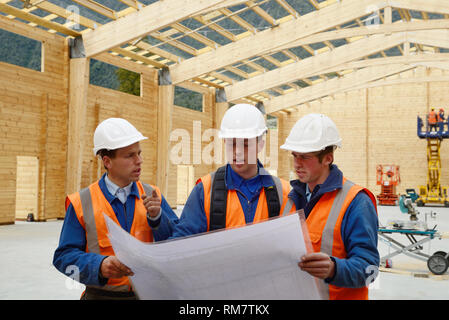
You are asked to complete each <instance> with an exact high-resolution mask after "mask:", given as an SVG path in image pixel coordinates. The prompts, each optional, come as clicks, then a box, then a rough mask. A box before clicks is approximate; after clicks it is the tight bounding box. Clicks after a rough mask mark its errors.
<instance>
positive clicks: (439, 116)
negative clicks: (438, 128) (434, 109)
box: [438, 112, 444, 122]
mask: <svg viewBox="0 0 449 320" xmlns="http://www.w3.org/2000/svg"><path fill="white" fill-rule="evenodd" d="M443 115H444V113H440V112H439V113H438V122H443V121H444V118H443Z"/></svg>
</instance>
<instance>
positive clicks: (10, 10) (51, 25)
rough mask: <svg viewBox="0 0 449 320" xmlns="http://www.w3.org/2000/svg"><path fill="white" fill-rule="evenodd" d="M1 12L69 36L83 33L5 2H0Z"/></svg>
mask: <svg viewBox="0 0 449 320" xmlns="http://www.w3.org/2000/svg"><path fill="white" fill-rule="evenodd" d="M0 12H3V13H7V14H10V15H13V16H14V17H17V18H20V19H23V20H26V21H30V22H33V23H36V24H38V25H40V26H42V27H45V28H47V29H53V30H55V31H58V32H61V33H63V34H66V35H69V36H73V37H78V36H80V35H81V33H79V32H77V31H74V30H72V29H69V28H66V27H64V26H63V25H61V24H59V23H55V22H51V21H48V20H46V19H44V18H41V17H38V16H36V15H34V14H31V13H27V12H24V11H22V10H20V9H17V8H15V7H12V6H10V5H7V4H4V3H0Z"/></svg>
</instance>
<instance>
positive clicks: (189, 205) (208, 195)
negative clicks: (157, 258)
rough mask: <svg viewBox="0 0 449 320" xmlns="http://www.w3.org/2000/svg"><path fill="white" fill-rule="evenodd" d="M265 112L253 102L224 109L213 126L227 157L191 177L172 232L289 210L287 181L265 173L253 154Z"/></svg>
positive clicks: (229, 224) (185, 233) (243, 221)
mask: <svg viewBox="0 0 449 320" xmlns="http://www.w3.org/2000/svg"><path fill="white" fill-rule="evenodd" d="M266 132H267V126H266V124H265V118H264V116H263V114H262V112H261V111H259V109H257V108H256V107H255V106H253V105H248V104H237V105H235V106H233V107H231V108H230V109H228V110H227V111H226V113H225V114H224V117H223V120H222V122H221V127H220V131H219V134H218V135H219V137H220V138H223V139H224V142H225V150H226V156H227V161H228V163H227V164H226V165H225V166H223V167H221V168H219V169H218V170H217V171H215V172H213V173H210V174H208V175H206V176H204V177H202V178H201V179H199V180H198V181H197V184H196V186H195V187H194V188H193V190H192V192H191V193H190V195H189V197H188V199H187V201H186V204H185V206H184V209H183V211H182V215H181V218H180V220H179V223H178V224H177V225H176V227H175V228H174V231H173V235H172V236H173V237H174V238H175V237H183V236H188V235H192V234H197V233H202V232H208V231H213V230H218V229H223V228H232V227H239V226H244V225H246V224H248V223H253V222H254V223H255V222H260V221H264V220H267V219H268V218H270V217H275V216H279V215H280V214H282V213H284V214H285V213H286V212H293V211H295V208H294V205H293V203H292V201H290V202H289V201H288V193H289V191H290V186H289V184H288V182H287V181H284V180H282V179H280V178H278V177H274V176H271V175H270V174H269V173H268V172H267V171H266V170H265V169H264V167H263V165H262V163H261V162H260V161H259V159H258V158H257V155H258V153H259V152H260V151H262V149H263V147H264V145H265V138H264V135H265V133H266Z"/></svg>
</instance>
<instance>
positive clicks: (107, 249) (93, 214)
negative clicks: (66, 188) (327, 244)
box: [65, 181, 162, 292]
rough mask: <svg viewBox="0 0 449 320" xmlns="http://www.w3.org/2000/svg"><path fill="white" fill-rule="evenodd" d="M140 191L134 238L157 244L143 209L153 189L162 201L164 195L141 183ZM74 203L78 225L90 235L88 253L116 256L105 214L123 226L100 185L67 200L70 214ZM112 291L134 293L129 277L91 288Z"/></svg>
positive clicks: (135, 210) (70, 196)
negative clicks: (145, 195) (70, 206)
mask: <svg viewBox="0 0 449 320" xmlns="http://www.w3.org/2000/svg"><path fill="white" fill-rule="evenodd" d="M136 184H137V189H138V191H139V196H140V197H139V198H140V199H138V198H136V203H135V209H134V219H133V224H132V226H131V232H130V234H131V235H132V236H134V237H135V238H137V239H139V240H141V241H144V242H153V233H152V231H151V228H150V226H149V225H148V222H147V210H146V208H145V206H144V205H143V200H142V197H141V196H142V194H147V195H151V193H152V191H153V189H155V190H156V193H157V195H158V196H159V199H162V197H161V192H160V191H159V189H158V188H157V187H156V186H150V185H147V184H144V183H141V182H140V181H137V182H136ZM70 203H71V204H72V205H73V208H74V210H75V213H76V216H77V218H78V221H79V222H80V224H81V226H82V227H83V228H84V230H85V231H86V243H87V245H86V252H92V253H96V254H100V255H103V256H113V255H114V250H113V249H112V245H111V242H110V241H109V238H108V236H107V233H108V229H107V227H106V221H105V219H104V217H103V212H104V213H105V214H106V215H107V216H109V217H110V218H111V219H112V220H114V222H115V223H117V224H118V225H120V223H119V222H118V220H117V217H116V215H115V212H114V210H113V209H112V207H111V204H110V203H109V202H108V200H107V199H106V197H105V196H104V194H103V192H102V191H101V189H100V185H99V183H98V181H97V182H94V183H93V184H91V185H90V186H89V187H87V188H84V189H82V190H81V191H79V192H77V193H73V194H71V195H69V196H67V198H66V202H65V207H66V210H67V208H68V206H69V205H70ZM91 287H94V288H99V289H102V290H109V291H122V292H123V291H124V292H127V291H131V285H130V282H129V279H128V277H122V278H114V279H112V278H111V279H109V280H108V282H107V284H106V285H105V286H102V287H99V286H91Z"/></svg>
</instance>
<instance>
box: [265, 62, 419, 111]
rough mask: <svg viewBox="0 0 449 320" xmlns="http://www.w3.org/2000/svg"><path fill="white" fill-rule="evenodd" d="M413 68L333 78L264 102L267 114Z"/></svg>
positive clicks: (374, 69)
mask: <svg viewBox="0 0 449 320" xmlns="http://www.w3.org/2000/svg"><path fill="white" fill-rule="evenodd" d="M413 68H414V67H413V66H404V65H389V66H382V67H371V68H365V69H362V70H359V71H356V72H353V73H350V74H348V75H346V76H344V77H342V78H334V79H331V80H328V81H325V82H322V83H319V84H316V85H313V86H310V87H306V88H303V89H300V90H298V91H296V92H292V93H288V94H285V95H283V96H279V97H276V98H273V99H271V100H270V101H265V102H264V105H265V110H267V113H273V112H276V111H280V110H283V109H287V108H290V107H292V106H295V105H299V104H302V103H306V102H309V101H313V100H316V99H319V98H322V97H325V96H328V95H331V94H335V93H337V92H340V91H342V90H347V89H351V88H353V87H355V86H357V85H360V84H361V83H367V82H370V81H375V80H378V79H381V78H384V77H387V76H390V75H393V74H397V73H400V72H404V71H407V70H410V69H413Z"/></svg>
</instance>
